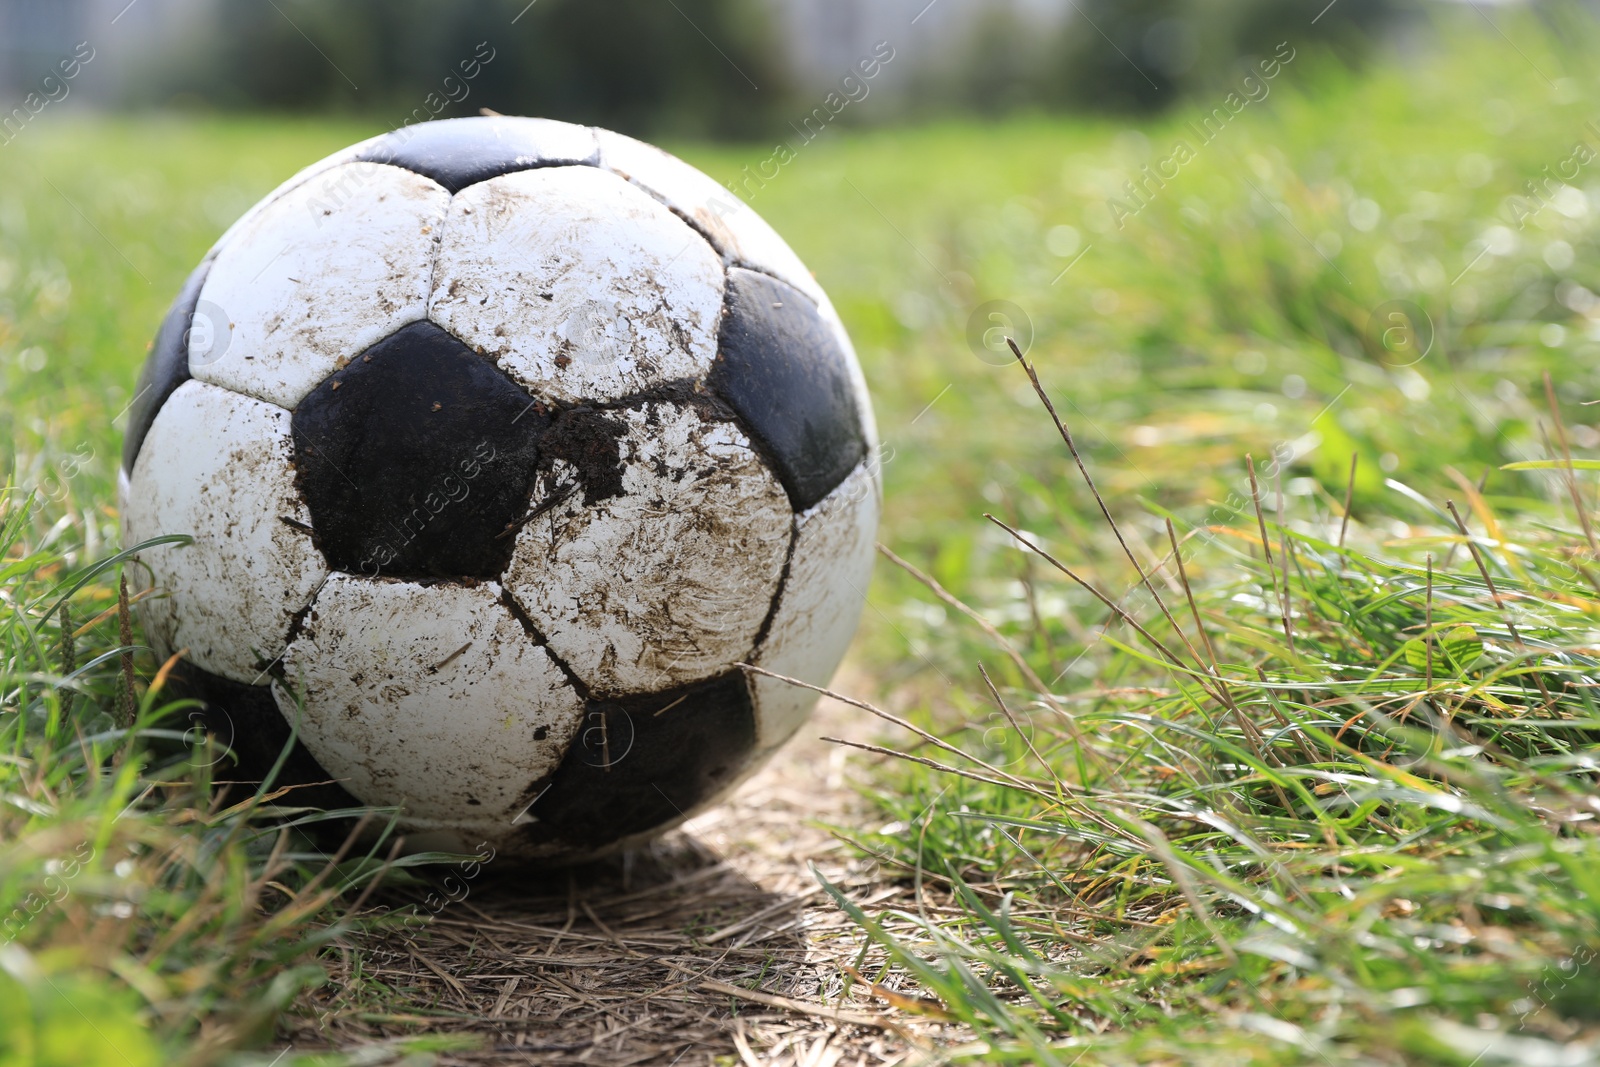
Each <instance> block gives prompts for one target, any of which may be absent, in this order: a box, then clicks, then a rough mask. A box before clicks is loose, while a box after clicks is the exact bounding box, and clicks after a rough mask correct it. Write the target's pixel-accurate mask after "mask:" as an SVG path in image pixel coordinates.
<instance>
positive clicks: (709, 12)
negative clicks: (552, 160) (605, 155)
mask: <svg viewBox="0 0 1600 1067" xmlns="http://www.w3.org/2000/svg"><path fill="white" fill-rule="evenodd" d="M764 14H765V13H764V9H763V8H761V7H760V6H759V5H756V4H752V3H749V2H746V0H670V2H668V0H535V2H534V3H531V4H530V3H529V2H528V0H448V2H444V0H334V2H330V0H271V2H267V0H224V2H223V3H220V4H216V5H213V6H212V7H211V8H210V9H209V10H208V11H207V13H206V17H205V18H202V19H196V20H194V21H193V22H192V23H191V24H190V25H189V26H188V28H187V29H186V30H185V32H184V33H183V34H182V35H181V36H179V37H178V38H175V39H174V40H172V41H170V42H168V43H167V44H166V45H165V46H164V47H162V48H161V49H159V50H158V51H156V52H155V53H152V54H151V55H150V56H149V58H148V59H147V60H146V64H147V68H148V69H146V70H143V71H140V72H139V73H138V75H137V76H136V77H135V78H132V79H130V82H131V85H132V87H133V88H132V91H131V92H130V94H129V102H130V103H133V104H178V105H180V106H181V105H185V104H189V105H199V106H209V107H215V108H219V109H235V108H239V109H243V108H268V109H273V110H302V109H306V110H309V109H317V110H351V111H359V112H362V113H364V114H371V115H375V116H377V117H379V118H387V119H390V120H391V123H392V124H393V125H399V124H400V123H401V122H403V121H405V119H406V118H407V117H412V116H414V117H415V118H416V119H418V120H420V119H422V118H424V117H430V115H431V113H432V112H433V111H434V108H435V106H436V105H437V104H439V103H441V102H442V103H443V104H444V105H445V106H444V107H443V108H442V109H441V111H440V113H441V114H443V115H462V114H474V113H476V111H477V109H478V108H479V107H490V108H493V109H494V110H497V111H503V112H507V113H518V114H531V115H545V116H549V117H552V118H561V119H566V120H568V121H572V122H582V123H591V124H598V125H604V126H610V127H613V128H616V129H622V130H627V131H630V132H637V133H645V134H650V133H661V132H668V131H670V132H672V133H675V134H679V135H685V136H701V137H754V136H757V135H761V136H766V131H767V130H769V129H770V127H771V120H772V119H773V117H774V116H773V114H771V113H772V112H773V111H774V109H775V108H779V107H781V105H782V104H783V103H784V102H786V100H787V98H789V97H790V94H791V92H792V88H791V86H790V85H789V83H788V81H787V79H786V77H785V75H784V71H783V64H782V62H781V60H780V56H779V52H778V50H777V48H776V46H775V44H774V39H773V36H772V32H771V29H772V28H771V26H770V25H769V23H768V20H767V19H766V18H765V17H764ZM513 20H515V22H514V23H513ZM712 41H714V42H716V43H715V45H713V44H711V43H710V42H712ZM308 43H309V44H310V45H311V46H312V47H308ZM719 49H720V50H721V52H722V53H723V55H721V56H719V55H718V50H719ZM469 74H470V75H471V76H470V77H469V76H468V75H469ZM758 87H759V88H758ZM419 109H420V111H419Z"/></svg>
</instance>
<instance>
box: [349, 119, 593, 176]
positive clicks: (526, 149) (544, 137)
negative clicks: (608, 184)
mask: <svg viewBox="0 0 1600 1067" xmlns="http://www.w3.org/2000/svg"><path fill="white" fill-rule="evenodd" d="M585 133H587V131H585ZM572 142H573V136H572V133H571V131H567V132H564V133H562V132H555V131H553V130H552V126H551V125H548V124H546V123H545V122H543V121H541V120H537V119H523V118H514V117H506V116H499V115H482V116H474V117H471V118H461V119H441V120H438V121H435V122H420V123H417V124H416V125H413V126H404V127H402V128H400V129H398V130H395V131H394V132H393V133H390V134H388V135H386V136H384V137H382V138H380V139H379V140H378V141H376V142H375V143H374V144H373V145H372V146H371V147H369V148H368V149H366V150H365V151H364V152H362V153H361V155H360V156H358V157H357V162H363V163H388V164H390V165H391V166H396V167H404V168H405V169H406V170H409V171H415V172H416V173H418V174H420V175H422V176H423V177H425V178H432V179H433V180H434V181H436V182H438V183H439V184H440V185H442V186H444V187H445V188H446V189H448V190H450V192H452V193H459V192H460V191H461V190H463V189H465V188H466V187H467V186H469V185H476V184H477V183H478V182H481V181H487V180H489V179H490V178H495V177H498V176H499V175H502V174H510V173H512V172H513V171H519V170H533V169H534V168H536V167H570V166H598V165H599V162H600V146H599V144H598V142H596V141H595V139H594V135H593V134H588V145H587V151H586V152H585V153H583V154H580V153H578V152H575V151H572V150H571V149H572V147H573V145H572Z"/></svg>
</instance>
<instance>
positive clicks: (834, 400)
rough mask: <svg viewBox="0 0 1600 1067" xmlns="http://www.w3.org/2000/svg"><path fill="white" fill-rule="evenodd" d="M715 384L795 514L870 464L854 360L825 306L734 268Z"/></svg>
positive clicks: (780, 284)
mask: <svg viewBox="0 0 1600 1067" xmlns="http://www.w3.org/2000/svg"><path fill="white" fill-rule="evenodd" d="M708 384H709V385H710V386H711V388H712V389H713V390H715V391H716V393H717V394H718V395H719V396H721V397H722V398H723V399H724V400H726V401H727V402H728V403H729V404H730V405H731V406H732V407H733V409H734V410H735V411H736V412H738V413H739V416H740V418H741V419H742V420H743V421H744V423H745V425H746V427H747V428H748V429H749V430H750V431H751V432H752V433H753V434H754V435H755V438H756V443H757V445H758V446H760V447H761V448H762V449H763V450H764V451H765V452H766V453H767V458H768V460H769V461H770V462H771V463H772V464H773V466H774V468H775V470H774V473H775V474H776V475H777V476H778V480H779V481H780V482H782V483H783V487H784V489H785V490H787V491H788V493H789V500H790V503H791V504H793V505H794V509H795V510H796V511H804V510H806V509H807V508H809V507H811V506H812V505H814V504H816V503H817V502H818V501H819V500H821V499H822V498H823V497H825V496H827V495H828V493H829V492H831V491H832V490H833V488H834V487H835V486H837V485H838V484H839V483H840V482H842V481H844V478H845V475H847V474H849V473H850V472H851V471H852V470H853V469H855V466H856V464H858V463H860V462H861V457H862V456H863V455H865V454H866V451H867V442H866V437H865V435H864V434H863V432H862V428H861V414H860V412H859V411H858V410H857V409H856V399H855V388H854V385H853V384H852V382H851V377H850V356H849V353H847V352H846V351H845V349H844V346H843V345H841V344H840V343H839V339H838V337H837V336H836V335H835V334H834V331H833V330H832V329H831V328H830V327H829V325H828V322H827V320H825V319H824V318H823V317H822V314H821V313H820V312H819V311H818V310H817V306H816V305H815V304H813V303H812V302H811V300H810V299H809V298H808V297H807V296H806V295H805V294H804V293H802V292H800V290H798V289H796V288H794V287H793V286H791V285H788V284H786V283H784V282H780V281H778V280H777V279H776V278H773V277H771V276H769V275H766V274H760V273H757V272H756V271H752V270H745V269H743V268H741V267H733V268H730V269H729V271H728V292H727V298H726V301H725V304H724V308H723V315H722V333H721V337H720V338H719V339H718V344H717V361H716V365H715V367H713V369H712V372H711V377H710V378H709V379H708Z"/></svg>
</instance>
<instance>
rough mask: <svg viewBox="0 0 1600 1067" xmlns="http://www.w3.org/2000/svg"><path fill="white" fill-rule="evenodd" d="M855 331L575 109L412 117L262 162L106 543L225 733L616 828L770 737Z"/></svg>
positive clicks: (842, 442) (721, 194)
mask: <svg viewBox="0 0 1600 1067" xmlns="http://www.w3.org/2000/svg"><path fill="white" fill-rule="evenodd" d="M875 451H876V439H875V431H874V429H873V421H872V411H871V407H870V403H869V400H868V397H867V393H866V388H865V384H864V381H863V379H862V377H861V372H860V369H859V368H858V366H857V364H856V360H855V356H854V353H853V352H852V350H851V347H850V342H849V339H848V338H847V337H846V336H845V332H844V329H843V327H842V326H841V325H840V322H839V319H838V317H837V316H836V315H835V313H834V310H833V308H832V306H831V305H830V304H829V302H828V298H827V297H826V296H825V295H824V294H823V292H822V290H821V289H820V288H819V287H818V285H817V283H816V282H815V281H814V280H813V279H812V277H811V275H810V274H809V273H808V272H807V271H806V269H805V268H804V267H803V266H802V265H801V263H800V261H799V259H798V258H797V257H796V256H795V254H794V253H793V252H792V251H790V249H789V247H788V246H787V245H786V244H784V242H783V241H782V240H781V239H780V238H779V237H778V236H777V234H776V233H775V232H774V231H773V230H772V229H771V228H770V227H769V226H767V224H766V223H765V222H763V221H762V220H761V219H760V218H758V217H757V216H756V215H755V214H754V212H752V211H751V210H750V209H749V208H748V207H745V206H744V205H743V204H742V203H741V201H739V200H738V199H737V198H736V197H735V196H734V195H733V194H732V193H730V192H728V191H727V190H725V189H724V188H722V187H721V186H719V185H718V184H717V183H715V182H714V181H712V180H711V179H710V178H708V177H706V176H705V175H703V174H701V173H700V172H699V171H697V170H695V169H694V168H693V167H690V166H689V165H688V164H686V163H683V162H682V161H680V160H678V159H676V158H674V157H672V156H669V155H667V154H666V153H664V152H661V151H659V150H657V149H655V148H652V147H650V146H648V145H645V144H642V143H640V142H638V141H634V140H631V139H629V138H627V137H623V136H620V135H618V134H614V133H610V132H607V131H604V130H595V129H589V128H586V127H582V126H570V125H566V124H564V123H558V122H549V121H543V120H535V119H519V118H502V117H483V118H467V119H456V120H450V121H441V122H432V123H427V124H423V125H419V126H414V127H410V128H407V129H402V130H400V131H396V132H394V133H391V134H387V135H385V136H382V137H378V138H375V139H373V140H370V141H366V142H363V143H361V144H358V145H355V146H354V147H352V148H349V149H347V150H345V151H343V152H340V153H337V154H336V155H334V156H331V157H329V158H328V159H325V160H323V161H322V162H320V163H317V164H315V165H313V166H312V167H310V168H308V169H307V170H305V171H302V172H301V173H300V174H298V175H296V176H295V177H293V178H291V179H289V181H287V182H285V183H284V184H283V185H282V186H280V187H279V188H278V189H277V190H276V191H275V192H273V193H272V194H271V195H270V196H268V197H267V198H266V199H265V200H263V201H261V203H260V204H258V205H256V206H255V207H254V208H252V209H251V210H250V211H249V212H248V213H247V214H246V215H245V216H244V217H243V218H242V219H240V220H239V221H238V222H237V223H235V224H234V226H233V227H232V228H231V229H230V230H229V231H228V232H227V233H225V234H224V235H223V236H222V238H221V240H219V241H218V242H217V245H216V247H214V248H213V249H212V250H211V252H210V253H209V254H207V256H206V257H205V259H204V260H203V261H202V262H201V264H200V266H199V268H198V269H196V270H195V272H194V274H193V275H192V276H191V277H190V278H189V280H188V282H187V283H186V284H185V285H184V288H183V291H182V292H181V293H180V294H179V296H178V299H177V301H176V303H175V304H174V305H173V307H172V310H171V311H170V312H169V313H168V315H167V318H166V321H165V322H164V323H163V324H162V326H161V329H160V332H159V333H158V335H157V337H156V340H155V342H154V345H153V347H152V349H151V352H150V355H149V360H148V362H147V363H146V364H145V368H144V373H143V376H142V378H141V379H140V382H139V386H138V392H137V399H136V401H135V403H134V405H133V407H132V409H131V417H130V421H129V427H128V433H127V442H126V446H125V449H124V453H123V472H122V478H121V482H120V486H119V488H120V494H121V503H122V517H123V524H124V531H123V532H124V536H125V538H126V543H127V544H129V545H133V544H136V543H140V542H143V541H145V540H147V539H150V538H155V537H159V536H162V535H171V534H187V535H190V536H192V538H193V541H192V543H165V544H159V545H154V546H150V547H147V548H145V549H143V550H142V551H140V552H139V553H138V556H137V561H136V563H135V564H134V565H133V566H132V567H131V568H130V579H132V580H133V581H134V582H136V583H137V584H140V585H141V586H142V588H143V589H144V590H145V595H144V597H143V598H142V599H141V601H140V611H141V612H142V618H143V622H144V626H145V630H146V632H147V634H148V635H149V639H150V642H151V644H152V645H153V646H154V647H155V650H156V652H157V653H158V654H159V655H161V656H162V657H167V656H170V655H173V654H174V653H178V652H180V651H181V652H184V656H183V658H182V661H181V662H180V664H179V665H178V666H177V667H176V669H175V673H174V679H175V681H176V682H177V683H178V685H179V687H180V691H181V692H184V693H185V694H186V695H191V696H193V697H195V698H196V699H198V700H200V701H202V702H203V707H204V711H203V715H204V721H205V725H206V726H207V727H208V728H209V729H211V730H212V731H213V732H214V733H215V734H216V735H217V738H218V740H219V742H220V743H221V744H223V745H226V746H228V747H230V748H231V749H232V750H233V751H234V753H235V756H236V759H237V761H238V764H239V766H238V770H237V771H235V772H225V773H224V775H223V776H224V777H230V776H231V777H236V778H241V779H250V778H256V779H259V778H260V777H262V776H263V775H265V774H266V773H267V771H268V770H269V769H270V768H271V767H272V765H273V763H274V762H275V761H276V760H277V759H278V758H279V755H280V753H281V752H283V750H284V748H285V746H286V745H288V744H289V742H290V739H291V730H292V729H294V728H295V727H296V725H297V726H298V734H297V736H296V737H295V740H294V743H293V745H292V746H289V754H288V757H287V760H286V763H285V766H284V768H283V771H282V772H281V773H280V775H279V777H278V779H277V784H279V785H293V784H304V785H305V786H306V788H302V789H297V790H295V791H293V792H292V793H291V794H289V795H288V796H286V797H285V798H283V799H282V800H281V801H280V803H284V804H295V805H300V804H316V805H320V806H325V807H344V806H354V805H356V804H369V805H378V806H397V807H398V808H399V809H400V811H401V815H400V823H399V825H400V829H401V830H402V831H403V832H404V833H405V834H406V835H407V842H408V847H410V848H446V849H457V850H465V849H475V848H477V847H479V846H480V845H481V844H485V843H487V844H489V845H491V846H492V847H493V848H495V849H496V850H497V851H499V852H501V853H503V854H510V855H516V856H523V857H528V858H534V859H550V860H554V859H572V858H577V857H582V856H588V855H594V854H597V853H599V852H603V851H605V850H607V849H610V848H614V847H619V846H625V845H628V844H630V843H632V842H636V841H640V840H643V839H644V838H646V837H648V836H649V835H652V834H656V833H659V832H661V831H662V830H664V829H666V828H667V827H669V826H671V825H674V824H676V823H678V822H680V821H682V820H683V819H684V818H686V817H688V816H689V815H691V814H693V813H694V812H696V811H697V810H699V809H702V808H704V807H705V806H706V805H708V804H710V803H711V802H713V801H714V800H716V799H717V798H718V797H720V796H721V795H723V794H724V793H726V792H727V791H728V790H729V789H730V788H732V787H733V786H734V785H735V784H736V783H738V782H739V781H740V780H741V779H742V778H743V777H744V776H745V775H747V774H748V773H750V772H751V771H752V770H754V769H755V768H756V767H757V766H758V765H759V764H760V763H761V762H762V761H763V760H764V759H765V758H766V757H767V756H768V755H770V754H771V753H772V752H773V751H774V750H775V749H776V748H777V747H778V746H779V745H781V744H782V743H783V742H784V741H785V740H786V739H787V738H788V737H789V736H790V735H791V734H793V733H794V732H795V730H796V729H797V728H798V727H799V726H800V724H801V722H802V721H803V720H804V719H805V717H806V715H807V714H808V712H809V710H810V707H811V705H812V704H813V702H814V700H815V694H814V693H813V692H811V691H809V690H805V689H800V688H797V687H794V686H790V685H787V684H785V683H782V682H779V681H776V680H774V679H772V678H769V677H765V676H761V675H758V674H753V673H747V672H745V671H743V670H741V669H740V668H739V667H738V666H737V665H738V664H740V663H753V664H755V665H757V666H760V667H762V668H765V669H767V670H771V671H773V672H776V673H778V674H783V675H789V676H793V677H798V678H801V679H804V680H806V681H808V682H811V683H814V684H825V683H826V682H827V681H828V679H829V677H830V676H831V675H832V673H833V671H834V669H835V667H837V665H838V663H839V660H840V658H841V657H842V655H843V654H844V651H845V646H846V645H847V644H848V642H849V640H850V637H851V635H852V634H853V632H854V629H855V625H856V621H857V617H858V614H859V611H860V607H861V604H862V600H863V595H864V593H865V590H866V586H867V581H868V577H869V573H870V570H871V564H872V560H873V548H874V539H875V532H876V525H877V519H878V511H879V501H880V489H879V482H878V471H877V469H876V467H875V465H874V462H873V459H874V455H875Z"/></svg>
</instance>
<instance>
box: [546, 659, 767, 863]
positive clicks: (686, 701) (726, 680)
mask: <svg viewBox="0 0 1600 1067" xmlns="http://www.w3.org/2000/svg"><path fill="white" fill-rule="evenodd" d="M755 743H756V719H755V706H754V704H753V702H752V701H751V699H750V686H749V684H748V683H747V682H746V680H745V677H744V672H742V671H734V672H733V673H731V674H725V675H722V676H721V677H718V678H713V679H711V680H710V681H708V682H699V683H697V684H695V685H690V686H685V687H682V688H679V689H672V690H667V691H664V692H660V693H651V694H649V695H647V696H629V697H623V698H620V699H616V700H591V701H590V702H589V705H588V709H587V711H586V712H585V714H584V721H583V726H582V728H580V729H579V731H578V734H577V736H576V737H574V738H573V740H572V747H571V748H569V749H568V750H567V754H566V756H565V757H564V758H563V759H562V761H561V765H560V766H559V767H557V768H556V770H555V773H554V774H553V775H551V776H550V778H549V779H548V780H547V781H541V782H535V783H534V785H533V788H532V789H530V791H529V796H530V798H533V797H536V798H537V799H534V800H533V803H532V805H531V806H530V807H529V808H528V811H527V815H528V817H529V818H530V819H531V821H528V822H524V823H522V825H521V829H522V832H523V833H524V834H525V835H526V836H527V838H528V839H529V840H530V841H532V842H535V843H537V844H546V843H559V844H563V845H566V846H569V847H572V848H576V849H580V850H589V849H598V848H602V847H604V846H606V845H609V844H612V843H613V842H616V841H619V840H621V839H622V838H624V837H628V836H631V835H633V834H638V833H643V832H645V831H647V830H653V829H655V828H656V827H658V826H661V825H662V824H663V823H668V822H671V821H673V820H674V819H677V818H678V817H679V816H680V815H683V814H684V813H686V812H688V811H690V810H691V809H692V808H695V807H697V806H699V805H700V804H701V803H702V802H703V801H705V800H708V799H710V798H711V797H712V796H714V795H716V793H717V792H719V791H720V790H721V789H722V788H723V787H724V786H725V785H727V784H728V783H729V782H730V781H732V780H733V778H734V776H735V775H737V774H738V773H739V771H740V770H741V769H742V768H743V767H744V766H745V765H746V764H747V763H748V757H749V754H750V752H751V750H752V749H754V748H755Z"/></svg>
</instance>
